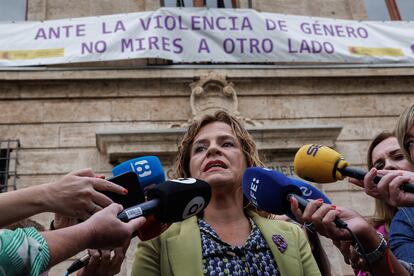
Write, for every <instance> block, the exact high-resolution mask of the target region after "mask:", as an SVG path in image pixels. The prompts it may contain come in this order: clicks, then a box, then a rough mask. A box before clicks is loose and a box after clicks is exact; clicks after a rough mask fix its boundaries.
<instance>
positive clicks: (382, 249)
mask: <svg viewBox="0 0 414 276" xmlns="http://www.w3.org/2000/svg"><path fill="white" fill-rule="evenodd" d="M377 234H378V237H379V238H380V239H381V242H380V244H379V245H378V247H377V248H376V249H375V250H374V251H372V252H370V253H365V258H364V257H363V253H362V252H361V248H359V246H358V244H356V245H355V250H356V252H357V253H358V254H359V255H360V256H361V257H362V258H364V259H365V260H366V261H367V262H368V263H369V264H373V263H375V262H376V261H378V260H379V259H381V258H382V257H383V256H384V255H385V253H386V252H387V248H388V244H387V241H386V240H385V238H384V236H383V235H382V234H381V233H378V232H377Z"/></svg>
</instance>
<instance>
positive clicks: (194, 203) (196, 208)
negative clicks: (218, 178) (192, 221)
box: [183, 196, 206, 219]
mask: <svg viewBox="0 0 414 276" xmlns="http://www.w3.org/2000/svg"><path fill="white" fill-rule="evenodd" d="M205 203H206V202H205V201H204V198H202V197H201V196H197V197H195V198H193V199H192V200H191V201H190V202H189V203H188V204H187V206H185V208H184V212H183V219H186V218H189V217H191V216H193V215H195V214H197V213H198V212H200V211H201V210H203V208H204V205H205Z"/></svg>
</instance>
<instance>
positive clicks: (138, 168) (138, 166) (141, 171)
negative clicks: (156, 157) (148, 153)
mask: <svg viewBox="0 0 414 276" xmlns="http://www.w3.org/2000/svg"><path fill="white" fill-rule="evenodd" d="M131 166H132V164H131ZM134 166H135V167H133V168H132V169H133V171H135V172H136V173H137V174H138V176H139V177H146V176H149V175H151V174H152V171H151V167H150V165H149V163H148V161H147V160H141V161H138V162H135V163H134Z"/></svg>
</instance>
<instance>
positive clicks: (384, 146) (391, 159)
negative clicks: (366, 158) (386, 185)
mask: <svg viewBox="0 0 414 276" xmlns="http://www.w3.org/2000/svg"><path fill="white" fill-rule="evenodd" d="M372 163H373V165H374V167H375V168H377V169H379V170H382V169H384V170H404V171H413V169H414V166H413V165H412V164H411V163H410V162H408V161H407V159H405V157H404V154H403V153H402V151H401V148H400V146H399V144H398V140H397V138H396V137H390V138H387V139H385V140H383V141H382V142H381V143H379V144H378V145H377V146H376V147H375V148H374V149H373V151H372Z"/></svg>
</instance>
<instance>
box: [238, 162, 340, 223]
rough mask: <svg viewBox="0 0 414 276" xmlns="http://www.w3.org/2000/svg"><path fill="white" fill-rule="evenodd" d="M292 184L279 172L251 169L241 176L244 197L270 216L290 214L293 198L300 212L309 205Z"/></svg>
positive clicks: (257, 168)
mask: <svg viewBox="0 0 414 276" xmlns="http://www.w3.org/2000/svg"><path fill="white" fill-rule="evenodd" d="M292 182H293V180H292V179H290V178H288V177H287V176H285V175H284V174H282V173H280V172H277V171H274V170H270V169H265V168H259V167H251V168H247V169H246V170H245V172H244V174H243V181H242V187H243V193H244V195H245V196H246V197H247V199H248V200H249V201H250V202H251V203H252V204H253V205H255V206H256V207H257V208H259V209H261V210H264V211H266V212H269V213H272V214H277V215H284V214H289V213H290V210H291V208H290V202H291V200H292V199H293V198H294V199H296V202H298V204H299V205H298V206H299V208H301V210H305V208H306V206H307V205H308V204H309V201H308V200H307V199H306V198H304V197H303V196H302V191H301V188H300V187H299V185H294V184H292ZM301 185H302V186H304V185H303V184H301ZM314 189H315V188H314ZM315 190H316V189H315ZM319 193H320V192H319ZM315 194H316V193H315ZM320 194H321V193H320ZM326 199H327V198H326ZM322 202H323V200H322ZM334 223H335V224H336V225H337V226H338V227H340V228H346V223H344V222H343V221H341V220H340V219H335V220H334Z"/></svg>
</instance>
